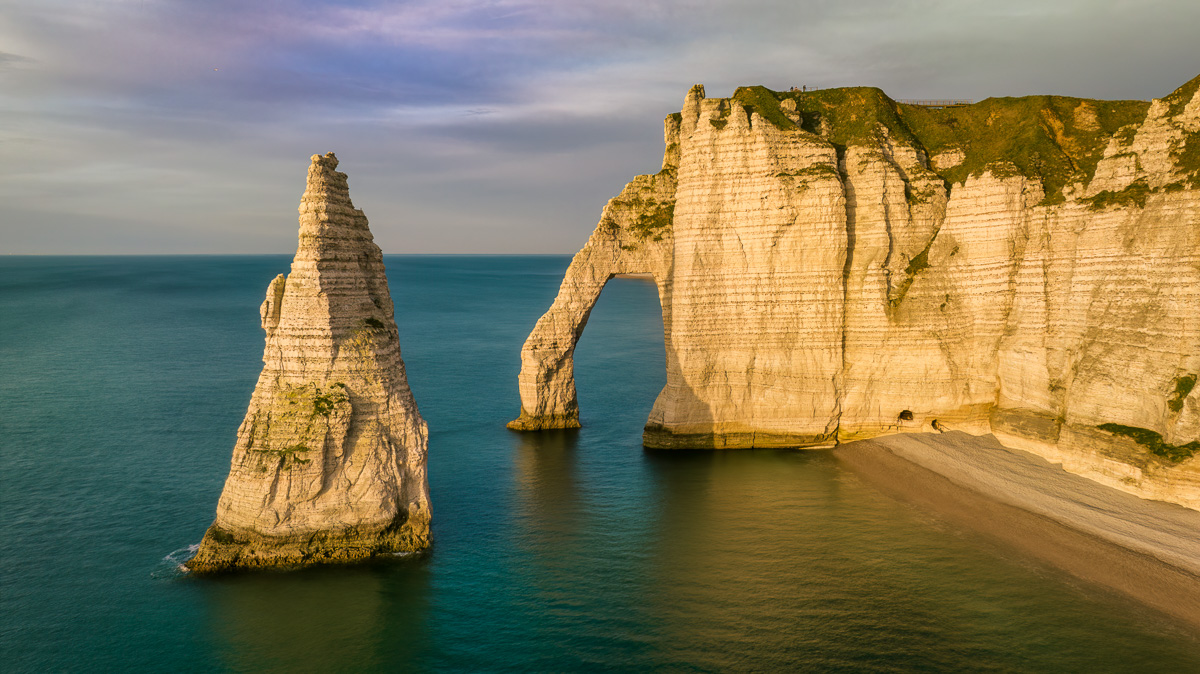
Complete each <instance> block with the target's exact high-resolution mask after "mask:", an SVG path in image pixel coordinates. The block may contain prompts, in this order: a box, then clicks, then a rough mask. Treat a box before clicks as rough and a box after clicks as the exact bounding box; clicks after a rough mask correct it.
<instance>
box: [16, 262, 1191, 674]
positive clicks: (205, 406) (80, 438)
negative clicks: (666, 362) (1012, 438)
mask: <svg viewBox="0 0 1200 674" xmlns="http://www.w3.org/2000/svg"><path fill="white" fill-rule="evenodd" d="M289 261H290V258H289V257H286V256H263V257H92V258H88V257H75V258H14V257H8V258H0V670H3V671H4V672H24V671H37V672H51V671H86V672H101V671H163V672H187V671H236V672H259V671H278V672H293V671H296V672H299V671H312V672H338V671H354V672H358V671H365V672H370V671H499V670H534V671H539V670H546V671H568V670H627V671H628V670H645V669H662V670H667V671H745V670H756V671H788V670H803V671H948V672H952V671H996V672H1010V671H1027V672H1097V671H1128V672H1200V641H1198V640H1197V638H1196V637H1195V636H1191V635H1188V634H1186V633H1184V632H1182V631H1180V630H1179V629H1177V628H1176V627H1174V626H1173V625H1172V624H1170V623H1167V622H1165V621H1163V620H1162V619H1160V618H1159V617H1157V616H1156V615H1155V614H1153V613H1150V612H1149V611H1146V610H1143V609H1141V608H1140V607H1138V606H1136V605H1134V604H1131V603H1129V602H1127V601H1125V600H1122V599H1120V598H1116V597H1113V596H1110V595H1107V594H1105V593H1103V592H1100V591H1098V590H1094V589H1092V588H1089V587H1083V586H1080V585H1078V584H1075V583H1072V582H1071V581H1070V580H1069V579H1066V578H1064V577H1062V576H1061V575H1060V574H1058V573H1056V572H1053V571H1049V570H1046V569H1044V568H1041V567H1039V566H1036V565H1033V564H1031V563H1028V562H1026V561H1024V560H1022V559H1021V558H1019V557H1015V556H1013V555H1010V554H1007V553H1005V552H1003V551H1000V550H996V549H994V548H992V547H991V546H990V545H989V544H988V543H986V542H984V541H981V540H978V539H976V538H975V537H974V536H973V535H972V534H970V533H966V532H962V531H957V530H954V529H951V528H948V527H946V526H943V525H941V524H939V523H938V522H937V521H936V520H934V519H932V518H930V517H928V516H926V515H923V514H922V513H920V512H918V511H915V510H913V509H912V508H910V507H908V506H905V505H901V504H899V503H897V502H895V501H892V500H890V499H889V498H887V497H885V496H883V495H881V494H880V493H878V492H876V491H874V490H873V489H872V488H871V487H869V486H867V485H865V484H864V483H862V482H861V481H860V480H859V479H858V478H857V477H856V476H855V475H854V474H853V473H850V472H848V471H847V470H845V469H843V468H841V467H840V466H839V465H838V464H837V463H836V462H835V461H834V460H833V459H831V458H830V457H829V456H828V455H826V454H824V453H820V452H789V451H740V452H695V453H693V452H679V453H653V452H646V451H644V450H643V449H642V447H641V442H640V439H641V429H642V424H643V423H644V421H645V419H646V415H647V413H648V412H649V410H650V406H651V404H652V403H653V401H654V397H655V395H656V394H657V392H658V390H659V388H660V387H661V386H662V385H663V380H664V375H663V346H662V324H661V319H660V316H659V309H658V297H657V294H656V293H655V290H654V287H653V285H651V284H649V283H647V282H645V281H639V280H633V279H618V280H615V281H613V282H612V283H610V284H609V287H608V288H607V289H606V290H605V291H604V294H603V296H602V297H601V298H600V303H599V304H598V305H597V307H596V309H595V311H594V312H593V313H592V317H591V321H590V322H589V324H588V327H587V331H586V332H585V334H584V337H583V339H582V341H581V342H580V346H579V349H578V351H577V353H576V375H577V378H578V384H579V392H580V406H581V409H582V417H583V423H584V428H583V429H582V430H580V431H574V432H556V433H545V434H534V435H518V434H514V433H510V432H509V431H507V430H506V429H505V428H504V423H505V422H506V421H508V420H509V419H512V418H513V417H514V416H516V414H517V411H518V408H519V402H518V398H517V389H516V377H517V371H518V369H519V366H520V359H519V352H520V348H521V343H522V342H523V341H524V339H525V336H526V335H527V334H528V332H529V330H530V328H531V327H532V326H533V324H534V322H535V321H536V320H537V318H538V316H539V315H541V313H542V312H543V311H545V309H546V308H547V307H549V305H550V303H551V301H552V300H553V298H554V295H555V293H556V291H557V288H558V283H559V280H560V279H561V274H562V272H563V271H564V270H565V268H566V266H567V263H568V261H569V260H568V258H565V257H440V256H429V257H423V256H388V257H387V258H386V263H387V270H388V276H389V278H390V281H391V286H392V296H393V298H394V299H395V301H396V313H397V317H398V320H397V323H398V324H399V327H400V339H401V346H402V349H403V355H404V360H405V362H406V364H407V366H408V377H409V382H410V383H411V385H412V388H413V391H414V393H415V395H416V398H417V403H418V405H419V406H420V409H421V413H422V415H423V416H424V417H425V419H426V420H427V421H428V422H429V427H430V431H431V435H430V440H429V474H430V482H431V489H432V499H433V512H434V537H435V547H434V550H433V552H432V553H431V554H429V555H427V556H425V557H424V558H421V559H416V560H412V559H409V560H400V561H396V562H392V563H377V564H368V565H363V566H356V567H349V568H323V569H309V570H304V571H298V572H289V573H278V572H276V573H259V574H247V575H238V576H232V577H224V578H219V579H203V578H189V577H183V576H180V575H179V574H178V572H177V571H176V563H175V561H173V560H178V559H183V558H186V555H187V548H188V546H189V545H192V544H195V543H197V542H198V541H199V540H200V537H201V535H202V534H203V533H204V529H205V528H206V527H207V526H208V524H209V523H210V522H211V521H212V518H213V514H214V510H215V507H216V503H217V496H218V495H219V494H220V491H221V486H222V483H223V482H224V479H225V475H226V473H227V471H228V468H229V460H230V455H231V452H232V449H233V442H234V435H235V433H236V430H237V427H238V424H239V423H240V422H241V419H242V414H243V413H244V411H245V407H246V404H247V402H248V400H249V397H250V392H251V391H252V390H253V387H254V382H255V379H256V377H257V376H258V372H259V369H260V368H261V365H262V363H261V360H260V359H261V355H262V347H263V334H262V331H261V330H260V329H259V327H258V323H259V318H258V305H259V303H260V302H261V301H262V297H263V294H264V292H265V290H266V286H267V283H268V281H270V280H271V278H272V277H274V276H275V275H276V274H278V273H281V272H286V271H287V269H288V263H289Z"/></svg>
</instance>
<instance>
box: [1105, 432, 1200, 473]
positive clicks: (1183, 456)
mask: <svg viewBox="0 0 1200 674" xmlns="http://www.w3.org/2000/svg"><path fill="white" fill-rule="evenodd" d="M1096 428H1099V429H1100V430H1102V431H1107V432H1109V433H1112V434H1113V435H1123V436H1125V437H1127V438H1130V439H1132V440H1133V441H1134V442H1136V443H1138V444H1139V445H1141V446H1143V447H1145V448H1146V449H1147V450H1148V451H1149V452H1150V453H1151V454H1153V455H1155V456H1158V457H1161V458H1164V459H1166V460H1168V461H1171V462H1173V463H1179V462H1180V461H1184V460H1187V459H1190V458H1192V456H1194V455H1195V454H1196V452H1197V451H1200V441H1196V440H1193V441H1192V442H1189V443H1187V444H1184V445H1172V444H1168V443H1166V442H1163V437H1162V434H1160V433H1155V432H1154V431H1152V430H1149V429H1147V428H1138V427H1136V426H1122V425H1121V424H1101V425H1099V426H1097V427H1096Z"/></svg>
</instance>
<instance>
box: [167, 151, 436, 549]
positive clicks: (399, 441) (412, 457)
mask: <svg viewBox="0 0 1200 674" xmlns="http://www.w3.org/2000/svg"><path fill="white" fill-rule="evenodd" d="M337 165H338V160H337V158H336V157H335V156H334V155H333V153H329V154H327V155H325V156H323V157H322V156H320V155H313V157H312V165H311V166H310V167H309V170H308V187H307V189H306V190H305V192H304V197H303V198H302V199H301V201H300V244H299V247H298V248H297V250H296V256H295V258H294V259H293V261H292V270H291V273H290V274H288V275H287V276H286V277H285V276H283V275H282V274H280V275H279V276H277V277H276V278H275V279H274V280H273V281H271V283H270V285H269V286H268V288H267V296H266V299H265V300H264V301H263V304H262V308H261V315H262V327H263V329H264V330H265V331H266V349H265V350H264V352H263V370H262V374H261V375H260V376H259V379H258V385H257V386H256V387H255V389H254V395H253V397H252V398H251V400H250V406H249V408H248V409H247V410H246V418H245V420H244V421H243V422H242V425H241V428H239V429H238V438H237V444H236V445H235V446H234V450H233V463H232V466H231V467H230V471H229V478H228V479H227V480H226V482H225V490H224V491H223V492H222V494H221V499H220V501H219V503H218V504H217V517H216V521H215V522H213V525H212V526H211V527H210V528H209V529H208V532H207V533H206V534H205V535H204V540H203V541H202V542H201V544H200V549H199V551H198V552H197V554H196V556H195V557H194V558H192V560H191V561H189V562H188V564H187V565H188V567H189V568H191V569H192V570H194V571H217V570H222V569H234V568H250V567H262V566H275V565H291V564H308V563H320V562H338V561H352V560H355V559H361V558H365V557H370V556H372V555H375V554H380V553H393V552H406V551H414V550H420V549H423V548H426V547H428V545H429V542H430V535H429V486H428V480H427V479H426V474H425V457H426V439H427V435H428V432H427V428H426V425H425V422H424V421H423V420H422V419H421V415H420V413H418V411H417V405H416V402H415V401H414V400H413V396H412V392H411V390H410V389H409V387H408V381H407V379H406V377H405V373H404V362H403V361H402V360H401V358H400V343H399V337H398V333H397V330H396V323H395V318H394V315H393V308H392V299H391V296H390V295H389V294H388V286H387V277H386V276H385V274H384V268H383V256H382V254H381V252H380V250H379V247H378V246H376V245H375V242H374V240H373V238H372V236H371V231H370V229H368V227H367V218H366V216H364V215H363V212H362V211H360V210H358V209H356V208H354V205H353V204H352V203H351V202H350V194H349V189H348V187H347V184H346V174H344V173H340V172H338V171H336V170H335V169H336V168H337Z"/></svg>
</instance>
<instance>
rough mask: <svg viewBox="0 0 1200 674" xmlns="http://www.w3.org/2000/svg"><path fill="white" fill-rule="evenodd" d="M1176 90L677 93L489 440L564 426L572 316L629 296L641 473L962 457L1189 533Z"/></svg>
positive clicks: (1187, 191)
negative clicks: (651, 152) (934, 103)
mask: <svg viewBox="0 0 1200 674" xmlns="http://www.w3.org/2000/svg"><path fill="white" fill-rule="evenodd" d="M1198 89H1200V77H1198V78H1196V79H1194V80H1192V81H1191V82H1189V83H1188V84H1186V85H1184V86H1183V87H1181V88H1180V89H1179V90H1177V91H1176V92H1174V93H1173V94H1171V95H1170V96H1168V97H1166V98H1164V99H1160V100H1155V101H1153V102H1144V101H1092V100H1083V99H1074V98H1065V97H1056V96H1039V97H1029V98H1017V99H988V100H985V101H982V102H980V103H976V104H974V105H971V106H967V107H963V108H947V109H927V108H923V107H919V106H909V105H903V104H898V103H896V102H894V101H892V100H891V99H889V98H888V97H887V96H886V95H884V94H883V92H881V91H879V90H877V89H869V88H852V89H829V90H823V91H817V92H786V93H784V92H773V91H769V90H767V89H764V88H762V87H750V88H742V89H739V90H738V91H737V92H735V94H734V96H733V97H731V98H723V99H714V98H706V97H705V94H704V89H703V88H702V87H699V86H697V87H693V89H692V90H691V91H690V92H689V93H688V95H687V98H686V99H685V101H684V106H683V110H682V112H681V113H679V114H676V115H673V116H672V117H669V118H668V119H667V121H666V126H667V139H666V140H667V151H666V157H665V159H664V168H663V171H662V172H661V173H659V174H658V175H657V176H653V177H651V176H639V177H638V178H636V179H635V180H634V181H633V182H632V183H630V185H629V186H628V187H626V189H625V191H624V192H622V194H621V195H620V196H619V197H617V199H614V200H613V201H612V202H610V203H609V205H608V206H607V207H606V208H605V211H604V215H603V217H602V218H601V222H600V225H599V226H598V227H597V229H596V232H595V233H594V234H593V235H592V237H591V239H590V240H589V241H588V244H587V246H585V247H584V249H583V250H582V251H580V253H579V254H578V255H577V256H576V257H575V260H574V261H573V262H572V264H571V267H570V269H569V270H568V272H567V276H566V278H565V279H564V281H563V284H562V287H561V288H560V290H559V294H558V297H557V298H556V299H555V302H554V305H553V307H552V308H551V310H550V311H549V312H548V313H547V314H546V315H545V316H544V317H543V318H542V319H541V320H540V321H539V322H538V324H537V326H536V327H535V328H534V331H533V333H532V334H531V335H530V337H529V339H528V341H527V342H526V344H525V347H524V349H523V350H522V370H521V375H520V390H521V405H522V411H521V418H520V419H518V420H517V421H515V422H513V423H512V424H510V426H511V427H513V428H517V429H538V428H548V427H562V426H572V425H578V410H577V407H576V402H575V389H574V383H573V381H572V369H571V354H572V350H573V348H574V344H575V341H576V340H577V339H578V337H579V334H580V332H581V331H582V329H583V326H584V324H585V323H586V320H587V315H588V312H589V311H590V309H591V306H592V303H593V302H594V301H595V299H596V297H597V296H598V295H599V292H600V290H601V288H602V287H603V284H604V283H605V282H606V281H607V280H608V279H609V278H611V277H612V276H613V275H615V274H617V273H623V272H629V273H635V272H640V273H650V274H653V275H654V278H655V280H656V282H657V283H658V289H659V297H660V298H661V300H662V309H663V322H664V330H665V342H666V353H667V362H666V368H667V383H666V386H665V387H664V388H663V391H662V393H660V395H659V397H658V399H657V400H656V401H655V404H654V408H653V410H652V411H651V413H650V418H649V420H648V422H647V425H646V431H645V435H644V442H645V444H646V445H647V446H648V447H658V448H668V447H712V448H720V447H797V446H808V447H822V446H832V445H835V444H838V443H842V442H847V441H850V440H855V439H860V438H869V437H874V436H879V435H883V434H888V433H897V432H910V431H936V430H939V429H940V430H944V429H958V430H964V431H967V432H971V433H976V434H986V433H994V434H995V435H996V437H997V438H999V439H1000V440H1001V441H1002V442H1004V443H1005V444H1008V445H1009V446H1013V447H1017V448H1021V449H1026V450H1030V451H1033V452H1036V453H1038V454H1041V455H1042V456H1045V457H1047V458H1049V459H1051V460H1053V461H1056V462H1060V463H1062V464H1063V466H1064V467H1065V468H1066V469H1067V470H1070V471H1072V472H1076V473H1079V474H1082V475H1085V476H1088V477H1091V478H1093V479H1096V480H1099V481H1101V482H1104V483H1107V484H1110V485H1112V486H1116V487H1118V488H1121V489H1125V490H1127V491H1131V492H1134V493H1137V494H1139V495H1142V496H1146V497H1151V498H1158V499H1163V500H1169V501H1175V502H1178V503H1183V504H1186V505H1189V506H1191V507H1193V508H1200V456H1197V451H1196V450H1197V449H1200V389H1197V388H1196V387H1195V386H1194V385H1195V382H1196V378H1197V375H1198V374H1200V96H1198V95H1197V90H1198ZM651 192H652V194H651ZM648 222H653V223H654V225H655V226H654V227H653V228H650V227H647V226H646V224H645V223H648ZM649 231H653V236H647V232H649Z"/></svg>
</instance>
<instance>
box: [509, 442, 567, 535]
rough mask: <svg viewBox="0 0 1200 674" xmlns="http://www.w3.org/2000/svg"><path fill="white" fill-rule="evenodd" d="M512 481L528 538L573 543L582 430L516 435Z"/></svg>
mask: <svg viewBox="0 0 1200 674" xmlns="http://www.w3.org/2000/svg"><path fill="white" fill-rule="evenodd" d="M512 436H513V445H514V447H513V463H514V471H513V478H514V481H515V482H516V494H517V504H516V505H517V510H518V518H519V522H520V525H521V527H522V528H523V529H524V531H525V534H526V535H528V536H533V537H545V538H548V539H552V540H554V541H558V542H561V541H564V540H570V539H571V538H572V537H573V536H574V534H575V533H576V531H577V529H578V526H579V523H580V522H579V520H580V517H581V514H582V513H581V509H582V508H581V505H582V504H581V503H580V499H579V495H580V485H579V483H578V482H579V478H578V475H577V471H576V458H577V457H576V450H577V448H578V446H579V430H578V429H564V430H551V431H542V432H540V433H513V434H512Z"/></svg>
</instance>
